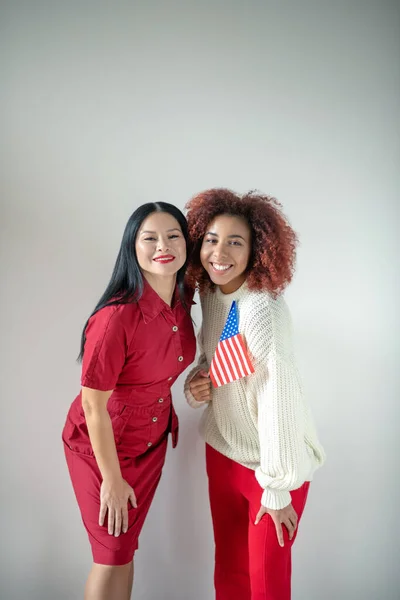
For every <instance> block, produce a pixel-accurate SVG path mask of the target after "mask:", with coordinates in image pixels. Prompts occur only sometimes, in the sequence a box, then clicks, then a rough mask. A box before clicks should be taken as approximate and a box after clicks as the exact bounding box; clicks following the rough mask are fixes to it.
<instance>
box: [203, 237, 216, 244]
mask: <svg viewBox="0 0 400 600" xmlns="http://www.w3.org/2000/svg"><path fill="white" fill-rule="evenodd" d="M204 241H205V243H206V244H214V243H215V244H216V243H217V240H216V239H215V238H208V239H205V240H204Z"/></svg>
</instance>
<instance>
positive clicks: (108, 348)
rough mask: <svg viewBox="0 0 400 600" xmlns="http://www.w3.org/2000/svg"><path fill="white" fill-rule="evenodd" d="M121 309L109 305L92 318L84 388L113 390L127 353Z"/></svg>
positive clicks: (84, 364) (84, 369)
mask: <svg viewBox="0 0 400 600" xmlns="http://www.w3.org/2000/svg"><path fill="white" fill-rule="evenodd" d="M119 308H120V306H106V307H105V308H102V309H100V310H99V311H98V312H97V313H96V314H94V315H93V316H92V317H90V319H89V323H88V325H87V327H86V332H85V335H86V342H85V348H84V353H83V361H82V376H81V385H82V386H85V387H89V388H92V389H96V390H101V391H108V390H113V389H114V388H115V386H116V384H117V381H118V377H119V375H120V373H121V371H122V369H123V366H124V364H125V359H126V353H127V334H126V329H125V326H124V322H123V319H122V318H121V317H122V315H121V311H120V310H119Z"/></svg>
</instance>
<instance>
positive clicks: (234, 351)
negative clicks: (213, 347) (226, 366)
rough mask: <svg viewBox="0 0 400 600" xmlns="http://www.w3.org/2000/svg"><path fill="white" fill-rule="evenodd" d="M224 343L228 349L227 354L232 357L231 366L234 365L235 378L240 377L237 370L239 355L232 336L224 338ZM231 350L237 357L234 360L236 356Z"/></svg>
mask: <svg viewBox="0 0 400 600" xmlns="http://www.w3.org/2000/svg"><path fill="white" fill-rule="evenodd" d="M222 343H223V344H224V348H225V350H226V353H227V355H228V356H229V357H230V359H231V367H232V369H233V371H234V373H235V379H239V378H240V375H239V373H238V372H237V369H236V364H237V363H238V357H237V354H236V350H235V348H234V346H233V344H232V340H231V338H228V339H227V340H224V341H223V342H222ZM231 350H232V352H233V353H234V355H235V357H236V361H235V360H234V358H233V356H232V352H231ZM238 366H239V368H240V365H238ZM243 375H244V374H243Z"/></svg>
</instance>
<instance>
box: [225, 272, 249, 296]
mask: <svg viewBox="0 0 400 600" xmlns="http://www.w3.org/2000/svg"><path fill="white" fill-rule="evenodd" d="M245 281H246V275H245V274H244V273H243V275H242V276H241V277H238V278H236V279H234V280H233V281H230V282H229V283H227V284H226V285H219V286H218V287H219V289H220V290H221V292H222V293H223V294H233V292H236V290H238V289H239V288H240V287H241V286H242V285H243V283H244V282H245Z"/></svg>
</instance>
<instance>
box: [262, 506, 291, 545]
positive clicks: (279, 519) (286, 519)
mask: <svg viewBox="0 0 400 600" xmlns="http://www.w3.org/2000/svg"><path fill="white" fill-rule="evenodd" d="M266 514H268V515H270V517H271V519H272V520H273V522H274V525H275V529H276V535H277V538H278V542H279V545H280V546H282V547H283V545H284V542H283V531H282V525H285V527H286V529H287V530H288V533H289V540H291V539H292V538H293V536H294V532H295V531H296V528H297V514H296V511H295V510H294V508H293V506H292V505H291V504H289V505H288V506H285V508H281V509H280V510H272V508H266V507H265V506H262V505H261V508H260V510H259V511H258V513H257V516H256V520H255V522H254V525H257V524H258V523H259V522H260V521H261V519H262V518H263V516H264V515H266Z"/></svg>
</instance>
